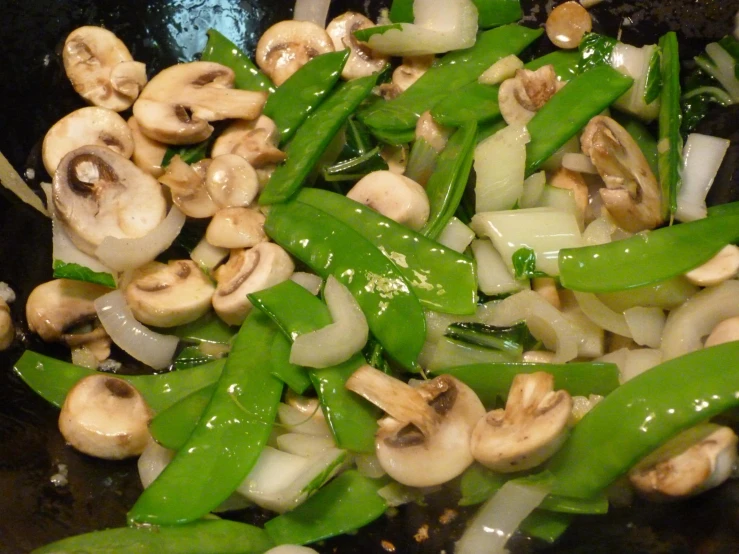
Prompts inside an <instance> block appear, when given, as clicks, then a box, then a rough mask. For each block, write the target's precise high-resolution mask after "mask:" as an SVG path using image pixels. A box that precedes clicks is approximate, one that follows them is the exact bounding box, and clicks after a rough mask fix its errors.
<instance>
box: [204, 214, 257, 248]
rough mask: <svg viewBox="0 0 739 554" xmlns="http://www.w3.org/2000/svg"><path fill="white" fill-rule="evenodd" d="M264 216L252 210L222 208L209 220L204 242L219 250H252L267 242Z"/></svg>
mask: <svg viewBox="0 0 739 554" xmlns="http://www.w3.org/2000/svg"><path fill="white" fill-rule="evenodd" d="M265 220H266V218H265V217H264V214H262V212H260V211H259V210H256V209H254V208H238V207H237V208H223V209H221V210H218V211H217V212H216V213H215V215H214V216H213V219H211V220H210V223H209V224H208V228H207V229H206V231H205V240H207V241H208V243H210V244H212V245H213V246H216V247H220V248H229V249H233V248H252V247H253V246H256V245H257V244H259V243H262V242H266V241H268V240H269V238H268V237H267V234H266V233H265V232H264V222H265Z"/></svg>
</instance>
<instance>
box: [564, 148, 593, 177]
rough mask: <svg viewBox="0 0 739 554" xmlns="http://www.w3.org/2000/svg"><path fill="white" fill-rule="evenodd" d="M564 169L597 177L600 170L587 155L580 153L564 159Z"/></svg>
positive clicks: (567, 155)
mask: <svg viewBox="0 0 739 554" xmlns="http://www.w3.org/2000/svg"><path fill="white" fill-rule="evenodd" d="M562 167H564V168H565V169H569V170H570V171H577V172H579V173H589V174H591V175H597V174H598V170H597V169H596V168H595V166H594V165H593V162H591V161H590V158H589V157H588V156H586V155H585V154H580V153H571V152H570V153H567V154H565V155H564V156H563V157H562Z"/></svg>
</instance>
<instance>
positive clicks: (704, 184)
mask: <svg viewBox="0 0 739 554" xmlns="http://www.w3.org/2000/svg"><path fill="white" fill-rule="evenodd" d="M729 144H730V141H728V140H726V139H722V138H718V137H711V136H708V135H700V134H698V133H692V134H691V135H689V136H688V140H687V141H686V142H685V148H684V149H683V170H682V184H681V185H680V191H679V192H678V195H677V211H676V212H675V218H676V219H678V220H679V221H695V220H696V219H703V218H704V217H706V216H707V215H708V211H707V208H706V196H707V195H708V191H709V190H711V186H713V180H714V179H715V178H716V174H717V173H718V170H719V168H720V167H721V162H722V161H723V159H724V156H725V155H726V151H727V150H728V149H729Z"/></svg>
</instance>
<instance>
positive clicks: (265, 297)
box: [248, 280, 331, 342]
mask: <svg viewBox="0 0 739 554" xmlns="http://www.w3.org/2000/svg"><path fill="white" fill-rule="evenodd" d="M248 298H249V300H250V301H251V303H252V304H254V306H256V307H257V308H259V309H260V310H262V312H264V313H265V314H267V315H268V316H269V318H270V319H271V320H272V321H274V322H275V324H276V325H277V326H278V327H279V328H280V331H282V333H283V334H284V335H285V336H286V337H287V338H288V339H290V342H292V341H294V340H295V339H296V338H297V337H298V336H299V335H303V334H305V333H310V332H311V331H315V330H316V329H320V328H321V327H325V326H326V325H328V324H329V323H331V314H330V312H329V311H328V307H327V306H326V304H324V303H323V302H321V300H320V299H319V298H318V297H317V296H314V295H313V294H311V293H310V292H308V291H307V290H306V289H305V288H303V287H301V286H300V285H298V284H297V283H296V282H295V281H290V280H287V281H283V282H282V283H278V284H277V285H274V286H272V287H270V288H268V289H264V290H260V291H257V292H253V293H251V294H249V295H248Z"/></svg>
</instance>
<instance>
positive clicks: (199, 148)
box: [162, 132, 216, 169]
mask: <svg viewBox="0 0 739 554" xmlns="http://www.w3.org/2000/svg"><path fill="white" fill-rule="evenodd" d="M215 138H216V133H215V132H214V133H213V134H211V135H210V137H209V138H207V139H206V140H204V141H203V142H199V143H197V144H186V145H184V146H168V147H167V151H166V152H165V153H164V158H162V169H164V168H166V167H167V166H168V165H169V163H170V162H171V161H172V158H174V157H175V156H179V157H180V159H181V160H182V161H183V162H185V163H186V164H194V163H197V162H199V161H201V160H203V159H205V158H207V157H208V151H209V150H210V147H211V145H212V144H213V141H214V140H215Z"/></svg>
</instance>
